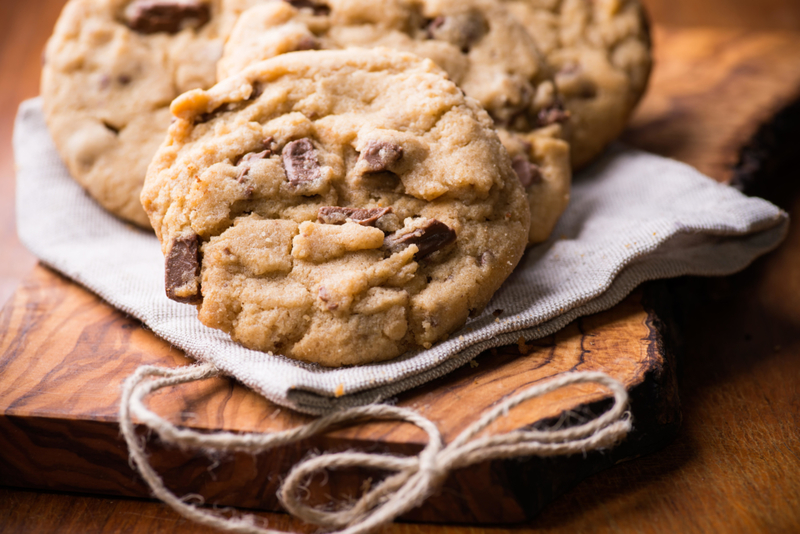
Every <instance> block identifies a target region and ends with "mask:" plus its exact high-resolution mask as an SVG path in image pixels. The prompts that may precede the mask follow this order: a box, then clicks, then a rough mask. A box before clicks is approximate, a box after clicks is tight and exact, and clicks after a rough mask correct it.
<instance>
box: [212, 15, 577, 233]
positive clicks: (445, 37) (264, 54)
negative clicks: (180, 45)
mask: <svg viewBox="0 0 800 534" xmlns="http://www.w3.org/2000/svg"><path fill="white" fill-rule="evenodd" d="M349 46H365V47H375V46H386V47H390V48H394V49H398V50H403V51H407V52H411V53H414V54H417V55H419V56H421V57H427V58H429V59H432V60H433V61H435V62H436V63H437V64H438V65H439V66H440V67H442V68H443V69H444V70H445V71H447V73H448V75H449V76H450V78H451V79H452V80H453V81H454V82H455V83H456V84H457V85H459V86H460V87H461V88H462V89H463V90H464V91H465V92H466V94H467V95H469V96H471V97H473V98H475V99H477V100H478V101H479V102H480V103H481V104H482V105H483V106H484V108H485V109H486V110H487V111H488V112H489V114H490V115H491V116H492V118H493V119H494V121H495V124H496V126H497V127H498V130H499V131H500V132H501V139H503V140H504V142H505V141H506V140H511V141H512V145H513V146H512V145H507V148H508V149H509V150H512V149H513V150H514V151H515V153H514V155H515V156H516V157H517V158H518V159H520V161H523V160H524V161H525V165H524V166H519V165H518V166H517V167H515V168H517V169H525V170H527V169H531V170H532V173H531V172H528V173H527V174H524V175H523V176H520V180H521V182H522V184H523V187H524V188H525V190H526V193H527V194H528V200H529V203H530V208H531V210H537V212H538V213H533V212H532V213H531V215H532V217H531V228H530V233H529V237H530V243H531V244H533V243H538V242H541V241H544V240H545V239H547V237H548V236H549V235H550V233H551V231H552V229H553V227H554V226H555V224H556V222H557V220H558V218H559V216H560V215H561V213H562V212H563V210H564V208H566V205H567V201H568V199H569V188H570V182H571V172H570V163H569V146H568V145H567V143H566V142H564V141H563V140H560V139H559V135H560V134H561V126H560V125H561V123H563V122H564V121H566V120H567V119H568V114H566V113H565V112H564V111H563V110H562V108H561V103H560V102H561V101H560V98H559V97H558V96H557V94H556V93H555V91H554V89H553V88H554V83H553V80H552V77H551V74H550V72H549V71H548V69H547V68H546V67H545V64H544V61H543V58H542V56H541V55H540V54H539V52H538V50H537V48H536V46H535V44H534V43H533V41H532V39H531V38H530V37H529V36H528V35H527V33H526V31H525V29H524V28H523V27H522V26H521V25H520V24H519V23H518V22H517V21H516V20H515V19H514V18H513V17H512V16H511V14H510V13H509V12H508V11H506V10H505V9H504V8H503V7H502V6H500V5H498V4H497V3H496V2H485V1H482V0H457V1H456V0H388V1H387V2H383V3H380V4H376V3H374V2H370V1H367V0H363V1H361V0H316V1H315V2H310V1H304V2H297V1H294V2H292V1H289V2H281V1H271V2H261V3H256V4H255V5H254V7H252V8H251V9H249V10H248V11H247V12H246V13H245V14H244V15H243V16H241V17H240V18H239V19H238V22H237V23H236V26H235V27H234V29H233V30H232V32H231V36H230V38H229V39H228V41H227V43H226V45H225V51H224V53H223V57H222V59H221V60H220V62H219V65H218V77H219V79H224V78H225V77H227V76H229V75H231V74H233V73H236V72H239V71H240V70H242V69H244V68H246V67H247V66H248V65H250V64H252V63H253V62H254V61H258V60H261V59H267V58H271V57H275V56H278V55H281V54H286V53H291V52H297V51H303V50H309V49H314V50H319V49H341V48H347V47H349ZM532 178H533V179H532Z"/></svg>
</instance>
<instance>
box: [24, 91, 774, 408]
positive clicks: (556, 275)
mask: <svg viewBox="0 0 800 534" xmlns="http://www.w3.org/2000/svg"><path fill="white" fill-rule="evenodd" d="M14 150H15V155H16V162H17V173H18V174H17V203H18V204H17V206H18V210H17V213H18V226H19V234H20V238H21V239H22V241H23V242H24V243H25V245H26V246H27V247H28V248H29V249H30V250H31V251H32V252H33V253H34V254H35V255H36V256H38V257H39V258H40V259H41V260H42V261H43V262H44V263H46V264H47V265H49V266H51V267H52V268H54V269H56V270H58V271H60V272H62V273H63V274H64V275H66V276H68V277H70V278H72V279H73V280H75V281H76V282H78V283H80V284H82V285H84V286H85V287H87V288H88V289H90V290H91V291H93V292H95V293H96V294H98V295H99V296H100V297H102V298H103V299H105V300H106V301H107V302H109V303H110V304H111V305H113V306H114V307H116V308H118V309H120V310H122V311H124V312H126V313H128V314H130V315H132V316H134V317H137V318H138V319H140V320H141V321H142V322H144V323H145V324H146V325H147V326H148V327H149V328H151V329H152V330H153V332H154V333H155V334H156V335H158V336H160V337H162V338H164V339H166V340H167V341H169V342H170V343H171V344H173V345H175V346H176V347H179V348H180V349H182V350H184V351H185V352H186V354H187V355H189V356H190V357H192V358H195V359H197V360H199V361H202V362H210V363H212V364H213V365H214V366H216V367H217V368H218V369H220V370H221V371H222V372H223V373H225V374H227V375H230V376H233V377H235V378H236V379H238V380H239V381H241V382H243V383H244V384H246V385H248V386H249V387H251V388H253V389H254V390H256V391H258V392H259V393H261V394H262V395H264V396H265V397H267V398H268V399H270V400H271V401H273V402H276V403H278V404H281V405H284V406H288V407H291V408H293V409H296V410H299V411H302V412H306V413H311V414H324V413H328V412H331V411H333V410H336V409H339V408H343V407H352V406H357V405H362V404H368V403H372V402H376V401H380V400H383V399H386V398H388V397H391V396H393V395H395V394H397V393H399V392H401V391H404V390H407V389H409V388H412V387H415V386H418V385H420V384H423V383H425V382H427V381H429V380H432V379H434V378H436V377H439V376H441V375H444V374H446V373H448V372H450V371H452V370H453V369H456V368H457V367H459V366H461V365H464V364H465V363H466V362H468V361H469V360H470V359H472V358H474V357H475V356H476V355H478V354H479V353H480V352H482V351H484V350H487V349H489V348H491V347H496V346H500V345H508V344H513V343H516V341H517V339H518V338H519V337H520V336H522V337H524V338H525V339H526V340H532V339H536V338H540V337H543V336H547V335H550V334H552V333H553V332H555V331H557V330H559V329H560V328H562V327H564V326H565V325H567V324H568V323H569V322H570V321H572V320H574V319H575V318H577V317H580V316H583V315H587V314H591V313H596V312H599V311H602V310H605V309H608V308H610V307H612V306H613V305H615V304H616V303H618V302H619V301H620V300H622V299H623V298H624V297H625V296H626V295H628V293H630V292H631V291H632V290H633V289H634V288H635V287H636V286H637V285H639V284H641V283H642V282H644V281H646V280H653V279H658V278H671V277H675V276H681V275H686V274H692V275H703V276H715V275H726V274H731V273H734V272H736V271H738V270H740V269H743V268H744V267H746V266H747V265H748V264H749V263H750V262H752V261H753V260H754V259H755V258H756V257H758V256H759V255H761V254H764V253H765V252H767V251H769V250H771V249H773V248H775V247H776V246H777V245H778V244H779V243H780V241H781V240H782V239H783V237H784V235H785V233H786V229H787V226H788V217H787V215H786V213H784V212H782V211H781V210H780V209H778V208H777V207H775V206H774V205H772V204H770V203H769V202H766V201H765V200H761V199H758V198H748V197H746V196H744V195H742V194H741V193H739V192H737V191H735V190H733V189H731V188H729V187H727V186H724V185H721V184H718V183H716V182H714V181H713V180H711V179H709V178H707V177H705V176H703V175H701V174H700V173H699V172H697V171H696V170H694V169H693V168H691V167H689V166H687V165H684V164H682V163H678V162H676V161H672V160H669V159H665V158H662V157H658V156H654V155H652V154H648V153H645V152H641V151H639V150H635V149H632V148H628V147H625V146H622V145H616V146H614V147H613V148H611V149H610V150H609V151H608V152H607V153H606V154H605V155H604V156H603V157H602V158H601V159H600V160H599V161H597V162H596V163H595V164H594V165H592V166H591V167H590V168H588V169H586V170H584V171H582V172H581V173H579V174H578V175H577V176H576V177H575V180H574V186H573V192H572V200H571V202H570V205H569V207H568V208H567V211H566V212H565V213H564V215H563V217H562V218H561V221H560V222H559V224H558V226H557V227H556V229H555V231H554V233H553V236H552V238H551V239H550V240H549V241H548V242H546V243H544V244H542V245H539V246H537V247H534V248H532V249H530V250H528V252H527V253H526V255H525V257H524V258H523V260H522V262H521V263H520V265H519V267H518V268H517V270H516V272H515V273H514V274H513V275H512V276H511V277H510V278H509V279H508V280H507V281H506V283H505V284H504V285H503V287H502V288H501V289H500V291H498V293H497V294H496V295H495V296H494V298H493V300H492V301H491V303H490V304H489V306H488V307H487V308H486V310H485V311H484V313H483V314H482V315H481V316H479V317H477V318H475V319H473V320H471V321H469V322H468V323H467V324H466V326H465V327H464V328H462V329H461V330H460V331H458V332H455V333H454V334H453V335H452V336H451V337H450V339H448V340H447V341H444V342H442V343H439V344H438V345H436V346H434V347H433V348H431V349H429V350H423V351H415V352H410V353H407V354H405V355H403V356H401V357H399V358H396V359H394V360H391V361H388V362H384V363H378V364H372V365H364V366H358V367H350V368H342V369H326V368H323V367H319V366H316V365H311V364H304V363H299V362H296V361H293V360H290V359H288V358H285V357H283V356H280V355H273V354H265V353H262V352H257V351H253V350H248V349H245V348H244V347H241V346H239V345H237V344H235V343H233V342H232V341H231V340H230V338H229V337H228V336H227V335H226V334H224V333H222V332H220V331H217V330H212V329H210V328H206V327H205V326H203V325H202V324H201V323H200V322H199V321H198V320H197V317H196V315H197V314H196V311H195V309H194V308H193V307H191V306H187V305H184V304H178V303H176V302H172V301H170V300H168V299H167V297H166V296H165V295H164V282H163V280H164V276H163V265H164V260H163V257H162V255H161V249H160V247H159V243H158V241H157V240H156V238H155V236H154V235H153V234H151V233H149V232H146V231H143V230H140V229H137V228H134V227H132V226H130V225H128V224H126V223H124V222H121V221H120V220H118V219H116V218H115V217H113V216H111V215H109V214H108V213H106V212H105V211H103V210H102V209H101V208H100V207H99V206H98V205H97V204H96V203H95V202H94V201H93V200H92V199H91V198H89V197H88V196H87V195H86V194H85V193H84V192H83V190H82V189H81V188H80V187H79V186H78V185H77V184H76V183H75V182H74V181H72V180H71V179H70V177H69V174H68V172H67V169H66V168H65V167H64V165H63V164H62V162H61V160H60V158H59V156H58V153H57V152H56V149H55V147H54V145H53V142H52V139H51V138H50V135H49V133H48V131H47V128H46V125H45V122H44V118H43V116H42V110H41V101H40V100H39V99H33V100H29V101H27V102H24V103H23V104H22V105H21V106H20V110H19V115H18V117H17V122H16V126H15V131H14ZM495 310H502V313H501V314H500V316H499V321H495V315H493V314H492V312H493V311H495ZM342 388H343V391H344V395H339V396H337V392H338V393H341V391H342Z"/></svg>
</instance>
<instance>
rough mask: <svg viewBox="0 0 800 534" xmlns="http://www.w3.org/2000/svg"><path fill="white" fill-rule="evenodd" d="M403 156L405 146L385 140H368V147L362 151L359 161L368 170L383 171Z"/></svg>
mask: <svg viewBox="0 0 800 534" xmlns="http://www.w3.org/2000/svg"><path fill="white" fill-rule="evenodd" d="M402 157H403V147H401V146H400V145H396V144H394V143H388V142H385V141H368V142H367V146H366V148H364V150H362V151H361V154H360V155H359V156H358V161H363V162H364V163H365V164H366V165H365V166H366V168H367V170H366V172H383V171H386V170H389V169H390V168H391V167H392V165H394V164H395V163H397V162H398V161H400V159H401V158H402Z"/></svg>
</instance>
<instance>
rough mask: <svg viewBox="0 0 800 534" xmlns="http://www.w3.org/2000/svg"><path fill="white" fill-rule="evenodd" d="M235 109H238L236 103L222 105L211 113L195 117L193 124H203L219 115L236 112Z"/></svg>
mask: <svg viewBox="0 0 800 534" xmlns="http://www.w3.org/2000/svg"><path fill="white" fill-rule="evenodd" d="M237 109H239V104H238V103H237V102H228V103H227V104H222V105H221V106H220V107H218V108H217V109H215V110H213V111H209V112H208V113H202V114H200V115H198V116H197V117H195V119H194V123H195V124H202V123H204V122H208V121H210V120H211V119H213V118H215V117H217V116H219V115H222V114H223V113H225V112H227V111H236V110H237Z"/></svg>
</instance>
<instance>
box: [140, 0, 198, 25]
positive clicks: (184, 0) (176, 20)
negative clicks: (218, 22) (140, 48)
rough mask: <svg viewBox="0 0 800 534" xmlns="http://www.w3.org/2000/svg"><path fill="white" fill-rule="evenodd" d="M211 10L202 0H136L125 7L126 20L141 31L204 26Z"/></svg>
mask: <svg viewBox="0 0 800 534" xmlns="http://www.w3.org/2000/svg"><path fill="white" fill-rule="evenodd" d="M210 18H211V10H210V8H209V5H208V4H207V3H206V2H201V1H200V0H134V1H133V2H131V3H130V4H128V7H127V8H126V9H125V22H126V24H127V25H128V27H129V28H130V29H132V30H134V31H137V32H139V33H157V32H167V33H178V32H179V31H181V30H183V29H186V28H191V29H197V28H199V27H201V26H203V25H204V24H205V23H206V22H208V21H209V19H210Z"/></svg>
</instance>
